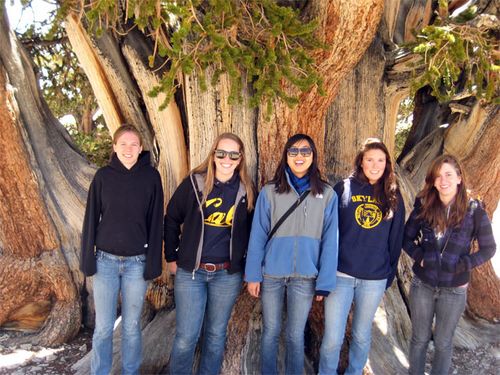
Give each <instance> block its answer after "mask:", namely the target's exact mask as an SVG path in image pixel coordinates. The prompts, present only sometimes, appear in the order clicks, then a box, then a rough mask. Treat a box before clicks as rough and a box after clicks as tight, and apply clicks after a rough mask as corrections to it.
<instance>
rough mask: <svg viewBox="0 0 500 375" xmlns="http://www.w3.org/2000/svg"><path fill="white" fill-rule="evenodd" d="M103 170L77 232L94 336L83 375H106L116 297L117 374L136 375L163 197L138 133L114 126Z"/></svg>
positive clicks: (157, 264) (155, 271)
mask: <svg viewBox="0 0 500 375" xmlns="http://www.w3.org/2000/svg"><path fill="white" fill-rule="evenodd" d="M113 151H114V153H113V155H112V157H111V162H110V163H109V165H107V166H105V167H103V168H101V169H99V170H98V171H97V172H96V174H95V176H94V179H93V181H92V184H91V185H90V189H89V194H88V199H87V208H86V211H85V220H84V223H83V233H82V259H81V265H80V267H81V269H82V271H83V273H84V274H85V275H86V276H93V277H92V279H93V287H94V304H95V315H96V316H95V329H94V336H93V338H92V360H91V374H97V375H100V374H109V373H110V371H111V362H112V359H113V327H114V324H115V320H116V310H117V302H118V294H120V293H121V315H122V345H121V349H122V350H121V351H122V373H123V374H138V373H139V367H140V366H141V360H142V343H141V312H142V305H143V302H144V296H145V293H146V288H147V280H151V279H154V278H156V277H158V276H160V274H161V263H162V260H161V242H162V241H161V240H162V235H161V234H162V221H163V220H162V218H163V190H162V185H161V178H160V174H159V173H158V171H157V170H156V169H155V168H154V167H152V166H151V160H150V154H149V152H148V151H142V139H141V135H140V133H139V131H138V130H137V129H136V128H135V127H133V126H132V125H122V126H121V127H120V128H118V130H116V132H115V134H114V136H113Z"/></svg>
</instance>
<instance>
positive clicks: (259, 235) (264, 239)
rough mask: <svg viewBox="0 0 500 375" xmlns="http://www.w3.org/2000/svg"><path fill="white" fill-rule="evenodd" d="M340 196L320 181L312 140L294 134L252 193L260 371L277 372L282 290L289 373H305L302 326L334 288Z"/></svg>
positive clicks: (252, 289)
mask: <svg viewBox="0 0 500 375" xmlns="http://www.w3.org/2000/svg"><path fill="white" fill-rule="evenodd" d="M305 193H307V194H308V195H307V196H306V198H305V199H304V201H303V202H302V203H301V204H300V205H299V206H298V207H297V208H296V209H295V210H294V211H293V212H292V213H291V214H290V216H288V218H287V219H286V220H285V221H284V222H283V224H282V225H281V226H280V227H279V229H277V230H276V232H275V234H274V235H273V236H272V238H270V239H269V238H268V236H269V233H271V231H272V228H274V226H275V224H276V222H277V221H278V220H279V219H280V218H281V217H282V216H283V214H284V213H285V212H286V211H287V210H288V209H289V208H290V206H292V205H293V204H294V203H295V202H297V200H298V199H299V197H300V196H301V195H302V194H305ZM337 232H338V229H337V196H336V194H335V192H334V191H333V189H332V188H331V187H330V185H328V184H327V183H326V182H325V181H323V180H322V179H321V174H320V171H319V169H318V154H317V151H316V147H315V145H314V142H313V140H312V139H311V138H310V137H309V136H307V135H304V134H296V135H294V136H292V137H291V138H290V139H289V140H288V141H287V143H286V145H285V148H284V150H283V155H282V158H281V162H280V164H279V166H278V169H277V170H276V173H275V175H274V179H273V180H272V181H271V182H270V183H268V184H267V185H265V186H264V188H263V189H262V191H261V192H260V194H259V197H258V199H257V203H256V208H255V215H254V219H253V223H252V231H251V233H250V243H249V247H248V255H247V263H246V268H245V275H246V276H245V280H246V281H247V282H248V292H249V293H250V295H252V296H254V297H259V296H262V315H263V321H264V328H263V332H262V346H261V349H262V354H261V355H262V373H263V374H265V375H267V374H277V373H278V369H277V353H278V342H279V337H280V331H281V321H282V310H283V302H284V299H285V293H286V301H287V304H286V309H287V323H286V351H287V352H286V364H285V367H286V368H285V373H286V374H302V372H303V367H304V328H305V324H306V321H307V316H308V314H309V310H310V308H311V304H312V300H313V297H314V296H315V295H316V300H317V301H321V300H322V299H323V298H324V296H327V295H328V294H329V293H330V292H331V291H332V290H334V289H335V271H336V269H337Z"/></svg>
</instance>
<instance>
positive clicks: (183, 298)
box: [170, 268, 242, 375]
mask: <svg viewBox="0 0 500 375" xmlns="http://www.w3.org/2000/svg"><path fill="white" fill-rule="evenodd" d="M241 283H242V275H241V273H240V272H238V273H233V274H229V273H228V272H227V270H220V271H215V272H208V271H205V270H201V269H199V270H197V271H196V272H195V273H194V277H193V273H192V272H187V271H185V270H183V269H182V268H177V273H176V275H175V286H174V294H175V310H176V332H175V339H174V345H173V348H172V354H171V356H170V373H171V374H172V375H173V374H175V375H181V374H182V375H185V374H191V373H192V368H193V356H194V351H195V348H196V343H197V342H198V338H199V337H200V332H201V328H202V325H203V322H205V325H204V331H203V342H202V347H201V361H200V369H199V373H200V374H203V375H205V374H218V373H219V371H220V368H221V365H222V358H223V354H224V345H225V343H226V330H227V323H228V321H229V318H230V317H231V311H232V309H233V305H234V303H235V301H236V298H237V297H238V295H239V293H240V291H241Z"/></svg>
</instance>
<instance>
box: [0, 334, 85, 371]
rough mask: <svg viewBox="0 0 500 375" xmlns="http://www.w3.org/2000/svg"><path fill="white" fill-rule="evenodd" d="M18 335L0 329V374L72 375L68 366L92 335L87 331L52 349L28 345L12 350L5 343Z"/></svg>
mask: <svg viewBox="0 0 500 375" xmlns="http://www.w3.org/2000/svg"><path fill="white" fill-rule="evenodd" d="M21 335H23V334H22V333H19V332H14V331H2V330H0V375H4V374H9V375H25V374H30V375H35V374H36V375H70V374H73V371H72V370H71V366H72V365H73V364H74V363H76V362H77V361H78V360H79V359H80V358H82V357H83V356H84V355H85V354H87V352H88V351H89V350H90V349H91V338H92V333H91V332H89V331H88V330H84V331H82V332H80V334H79V335H78V336H77V337H76V338H75V339H74V340H73V341H71V342H69V343H66V344H63V345H61V346H58V347H55V348H43V347H39V346H34V345H31V344H22V345H19V346H16V347H13V346H11V345H9V344H8V341H9V339H10V338H15V337H19V336H21Z"/></svg>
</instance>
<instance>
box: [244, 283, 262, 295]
mask: <svg viewBox="0 0 500 375" xmlns="http://www.w3.org/2000/svg"><path fill="white" fill-rule="evenodd" d="M247 290H248V293H249V294H250V295H251V296H252V297H255V298H259V294H260V283H259V282H249V283H248V284H247Z"/></svg>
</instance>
